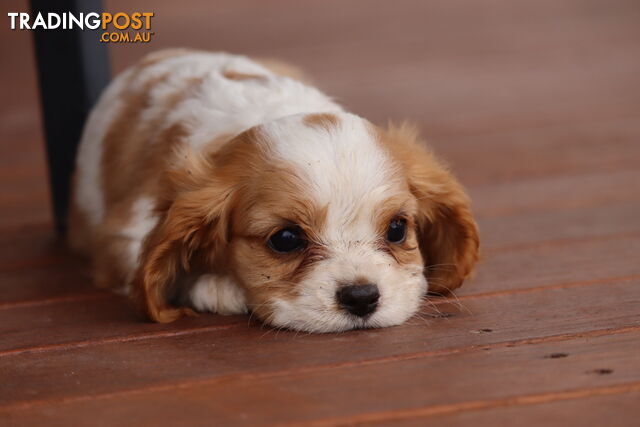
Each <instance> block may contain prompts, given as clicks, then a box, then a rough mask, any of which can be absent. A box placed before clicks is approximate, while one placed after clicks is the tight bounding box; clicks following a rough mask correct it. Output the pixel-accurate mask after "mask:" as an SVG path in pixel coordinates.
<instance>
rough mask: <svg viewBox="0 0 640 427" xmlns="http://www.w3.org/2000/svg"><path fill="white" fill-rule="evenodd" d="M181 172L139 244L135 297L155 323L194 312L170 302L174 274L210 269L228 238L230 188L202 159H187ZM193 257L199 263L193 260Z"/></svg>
mask: <svg viewBox="0 0 640 427" xmlns="http://www.w3.org/2000/svg"><path fill="white" fill-rule="evenodd" d="M188 161H189V163H190V164H189V165H188V166H187V167H186V168H183V169H182V170H183V171H180V172H170V173H169V174H168V179H167V182H166V183H163V184H162V186H164V187H165V191H166V193H167V194H165V197H164V200H165V201H164V202H163V204H164V206H160V207H159V211H160V220H159V221H158V224H157V225H156V226H155V228H154V229H153V230H152V231H151V232H150V233H149V235H148V236H147V238H146V239H145V241H144V243H143V249H142V253H141V255H140V261H139V265H138V270H137V271H136V274H135V277H134V280H133V283H132V285H133V289H132V290H133V293H132V295H133V297H134V300H135V302H136V303H137V304H138V306H139V307H140V308H141V310H142V311H143V312H144V313H145V314H146V315H147V316H148V317H149V318H150V319H151V320H154V321H156V322H171V321H173V320H176V319H177V318H179V317H181V316H182V315H184V314H192V313H193V312H192V311H191V310H190V309H188V308H184V307H174V306H171V305H170V303H169V299H170V298H171V294H172V293H173V292H175V291H176V290H175V289H172V286H173V284H174V282H175V281H176V278H177V277H178V275H179V274H180V273H182V272H189V271H190V270H191V269H192V268H193V264H194V263H196V262H198V263H200V265H208V266H211V265H213V264H214V262H215V259H214V258H215V257H216V254H217V253H219V252H220V248H221V247H224V245H225V244H226V242H227V240H228V228H229V217H230V212H229V211H230V209H231V199H232V197H231V188H232V186H231V185H229V184H228V183H225V182H223V180H222V179H220V178H217V177H215V176H214V174H213V168H212V166H211V165H210V164H209V163H208V162H207V161H206V160H205V159H199V158H197V159H192V158H190V159H189V160H188ZM196 258H197V260H196Z"/></svg>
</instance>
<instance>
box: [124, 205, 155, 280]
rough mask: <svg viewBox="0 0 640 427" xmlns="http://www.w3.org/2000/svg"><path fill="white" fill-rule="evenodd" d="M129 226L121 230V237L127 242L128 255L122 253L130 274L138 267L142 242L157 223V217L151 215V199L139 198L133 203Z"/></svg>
mask: <svg viewBox="0 0 640 427" xmlns="http://www.w3.org/2000/svg"><path fill="white" fill-rule="evenodd" d="M131 213H132V215H131V219H130V221H129V224H128V225H127V226H126V227H125V228H124V229H123V230H122V233H121V236H122V237H126V238H127V239H128V240H129V245H128V249H129V252H128V253H124V254H123V255H124V258H125V261H126V263H127V264H128V265H129V267H130V268H131V273H133V271H134V270H135V269H136V268H137V267H138V259H139V257H140V248H141V246H142V240H144V238H145V237H147V234H149V232H150V231H151V230H153V227H155V225H156V223H157V222H158V217H157V215H154V214H153V199H151V198H150V197H148V196H147V197H141V198H139V199H138V200H136V201H135V203H134V204H133V206H132V208H131Z"/></svg>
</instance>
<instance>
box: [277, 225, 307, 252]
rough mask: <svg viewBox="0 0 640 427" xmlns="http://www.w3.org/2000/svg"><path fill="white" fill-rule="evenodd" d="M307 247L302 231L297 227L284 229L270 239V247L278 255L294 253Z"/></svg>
mask: <svg viewBox="0 0 640 427" xmlns="http://www.w3.org/2000/svg"><path fill="white" fill-rule="evenodd" d="M305 245H306V241H305V240H304V236H303V234H302V230H300V229H299V228H297V227H287V228H283V229H282V230H279V231H277V232H276V233H274V234H273V235H272V236H271V237H270V238H269V247H270V248H271V249H273V250H274V251H275V252H278V253H288V252H294V251H297V250H299V249H302V248H304V246H305Z"/></svg>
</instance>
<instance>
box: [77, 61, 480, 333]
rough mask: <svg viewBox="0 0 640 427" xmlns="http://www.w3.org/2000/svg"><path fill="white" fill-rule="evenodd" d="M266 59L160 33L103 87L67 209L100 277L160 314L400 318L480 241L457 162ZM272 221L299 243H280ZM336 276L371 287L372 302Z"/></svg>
mask: <svg viewBox="0 0 640 427" xmlns="http://www.w3.org/2000/svg"><path fill="white" fill-rule="evenodd" d="M272 69H274V67H269V68H267V67H266V66H263V65H261V64H259V63H257V62H254V61H251V60H249V59H247V58H244V57H238V56H233V55H228V54H212V53H204V52H192V51H163V52H158V53H156V54H153V55H151V56H148V57H146V58H145V59H144V60H143V61H142V62H141V63H139V64H138V65H137V66H135V67H133V68H131V69H129V70H127V71H126V72H124V73H123V74H122V75H120V76H119V77H118V78H116V79H115V80H114V82H113V83H112V84H111V85H110V87H109V88H108V89H107V90H106V91H105V93H104V94H103V96H102V97H101V99H100V101H99V103H98V105H97V106H96V107H95V109H94V110H93V112H92V114H91V116H90V118H89V120H88V123H87V126H86V128H85V132H84V134H83V138H82V142H81V145H80V149H79V154H78V162H77V171H76V177H75V193H74V201H73V205H72V213H71V215H72V217H71V220H70V225H71V230H70V239H71V243H72V244H73V246H75V247H76V248H78V249H82V250H84V251H85V252H87V253H89V254H90V256H91V258H92V261H93V266H94V274H95V280H96V282H97V284H98V285H100V286H105V287H110V288H116V289H117V288H119V289H121V290H123V291H124V292H126V293H131V294H132V295H133V297H134V298H135V299H136V300H137V301H138V303H139V304H140V305H141V307H142V308H143V309H144V311H146V313H147V314H148V315H149V316H150V317H151V318H153V319H154V320H158V321H169V320H173V319H174V318H176V317H178V316H179V315H181V314H182V313H185V312H188V311H189V307H191V308H194V309H196V310H199V311H213V312H218V313H222V314H232V313H241V312H244V311H246V309H247V307H248V308H250V309H251V310H252V311H254V312H255V313H256V314H257V315H258V316H259V317H261V318H262V319H263V320H265V321H266V322H269V323H271V324H274V325H277V326H286V327H291V328H294V329H301V330H310V331H334V330H344V329H349V328H353V327H372V326H387V325H393V324H397V323H401V322H402V321H404V320H406V319H407V318H408V317H409V316H411V315H412V314H413V313H414V312H415V311H416V310H417V308H418V306H419V303H420V300H421V297H422V295H423V294H424V292H425V291H426V289H427V279H431V281H432V284H431V288H432V289H435V290H446V289H448V288H453V287H455V286H458V285H459V284H460V283H461V281H462V279H463V278H464V277H465V276H466V275H467V274H468V273H469V272H470V270H471V267H472V265H473V263H474V262H475V260H476V257H477V246H478V245H477V234H476V228H475V224H474V222H473V220H472V218H471V217H470V214H469V211H468V206H467V201H466V198H465V196H464V193H462V191H461V190H460V188H459V187H458V185H457V183H456V182H455V181H454V180H453V178H451V177H450V175H449V174H448V173H447V172H446V171H445V170H443V169H442V168H441V167H440V166H439V165H438V163H437V162H436V161H435V160H434V159H433V157H432V156H431V155H430V154H429V153H428V152H426V151H424V149H423V148H419V147H418V145H417V144H415V142H414V141H413V139H414V138H415V137H414V135H412V134H411V133H409V132H407V131H406V130H395V131H382V130H380V129H377V128H375V127H374V126H373V125H371V124H370V123H368V122H367V121H365V120H363V119H361V118H359V117H357V116H354V115H352V114H348V113H345V112H344V111H343V109H342V108H341V107H340V106H339V105H337V104H335V103H334V102H332V101H331V100H330V99H329V98H328V97H327V96H325V95H324V94H322V93H321V92H319V91H318V90H316V89H315V88H313V87H311V86H308V85H306V84H304V83H302V82H301V81H299V80H296V79H293V78H290V77H288V76H285V75H282V72H280V73H276V72H273V71H271V70H272ZM286 74H289V75H290V74H291V73H290V72H287V73H286ZM440 199H441V200H440ZM394 221H395V222H394ZM392 222H393V224H396V226H398V225H397V224H404V226H405V227H406V229H407V230H406V232H405V233H406V235H405V236H403V239H402V241H398V242H390V241H389V239H386V240H385V233H387V234H386V235H387V236H388V235H389V231H388V229H389V227H390V225H389V224H390V223H392ZM279 230H280V231H279ZM283 230H284V231H283ZM287 230H289V231H287ZM283 232H284V233H285V237H287V238H289V239H292V237H291V235H292V233H295V235H296V236H298V237H299V239H298V240H295V242H297V243H299V244H300V245H299V247H296V248H294V250H291V251H289V250H287V251H286V253H285V252H283V251H281V250H279V248H278V247H277V245H276V246H275V247H274V243H273V242H274V241H275V242H279V243H278V244H280V243H281V241H279V240H277V239H280V238H281V237H282V234H280V235H278V236H277V234H278V233H283ZM286 233H289V234H286ZM298 237H296V238H298ZM274 239H276V240H274ZM286 243H287V242H285V244H286ZM426 258H429V260H427V259H426ZM440 261H443V262H440ZM425 262H427V265H426V266H427V267H429V265H433V272H431V273H429V269H427V270H425ZM436 264H437V265H436ZM365 286H366V287H365ZM374 288H375V289H374ZM345 289H348V290H350V292H351V291H353V292H352V294H353V295H356V296H357V298H369V300H368V301H369V302H367V303H366V304H365V305H366V307H365V309H366V310H365V309H363V307H364V306H363V305H362V304H363V303H362V301H357V302H353V301H352V300H351V299H350V298H351V297H353V295H352V294H350V295H347V296H346V297H345V296H344V292H342V293H341V291H344V290H345ZM363 289H369V290H372V289H373V291H372V292H374V291H375V295H368V296H366V297H362V296H361V294H362V292H361V291H362V290H363ZM354 292H355V293H354ZM337 295H338V296H339V297H338V296H337ZM356 303H357V304H359V305H358V307H355V306H354V305H353V304H356ZM350 304H351V305H350ZM345 307H346V308H347V309H345ZM354 307H355V308H354ZM362 310H365V311H366V313H364V311H362ZM354 313H356V314H354Z"/></svg>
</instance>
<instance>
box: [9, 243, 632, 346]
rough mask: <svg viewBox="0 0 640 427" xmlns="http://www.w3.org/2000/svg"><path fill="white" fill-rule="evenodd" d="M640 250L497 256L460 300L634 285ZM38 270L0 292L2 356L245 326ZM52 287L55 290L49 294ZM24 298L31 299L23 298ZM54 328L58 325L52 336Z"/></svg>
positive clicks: (576, 249) (604, 247)
mask: <svg viewBox="0 0 640 427" xmlns="http://www.w3.org/2000/svg"><path fill="white" fill-rule="evenodd" d="M637 253H640V236H635V237H626V238H624V237H623V238H617V239H609V240H602V241H599V240H596V241H593V242H585V243H583V244H581V245H573V244H564V245H558V246H553V247H551V248H547V247H534V248H529V249H520V250H514V251H503V252H498V253H491V254H488V255H487V257H486V259H485V260H483V262H481V263H480V266H479V268H478V272H477V276H476V278H475V279H474V280H472V281H470V282H468V283H467V284H465V286H463V287H462V288H461V289H460V290H459V291H458V292H457V295H458V296H459V297H461V298H463V299H465V298H469V297H473V296H474V295H477V294H480V295H483V294H491V293H495V292H498V293H509V292H518V291H522V290H527V289H531V288H536V287H559V286H560V287H561V286H588V285H598V284H602V285H604V286H606V284H607V282H615V281H618V280H620V279H621V278H628V279H629V280H632V279H633V278H640V265H638V264H637V263H633V262H629V260H630V259H633V257H634V256H635V255H636V254H637ZM37 271H43V274H36V273H35V272H34V273H29V274H28V276H27V275H24V274H23V275H17V276H14V280H13V281H12V282H11V284H12V286H7V287H6V289H5V288H2V287H0V290H4V292H3V293H2V295H3V296H4V297H9V299H8V300H7V302H5V303H4V304H0V336H3V337H4V340H3V342H2V343H0V351H1V350H11V349H15V348H25V347H31V346H49V345H60V344H64V343H67V342H75V341H85V340H92V339H95V340H105V339H115V338H116V337H118V336H129V335H133V336H139V335H140V334H149V333H151V332H154V333H155V332H157V333H160V332H162V331H174V330H176V328H180V327H185V328H194V327H196V328H201V327H208V326H213V325H227V324H229V323H239V324H246V322H247V318H246V317H245V316H238V317H233V318H225V317H221V316H215V315H206V314H205V315H202V316H201V317H200V318H199V319H198V320H197V322H193V321H189V320H187V321H186V322H185V323H182V324H180V325H182V326H175V327H170V328H168V329H167V328H165V327H161V326H154V325H150V324H148V323H146V322H144V321H142V319H140V318H139V317H137V316H136V314H135V313H134V312H133V310H132V309H131V308H130V306H129V304H128V302H127V301H126V300H125V299H123V298H120V297H116V296H113V295H111V294H109V293H108V292H105V291H99V290H96V289H94V288H93V287H92V286H90V285H89V281H88V279H87V278H81V277H75V278H74V277H73V276H72V275H71V276H69V275H56V274H54V275H52V276H50V277H49V279H48V280H47V279H46V277H47V276H46V274H47V269H43V268H39V269H38V270H37ZM27 278H28V279H29V280H26V279H27ZM65 278H66V279H68V280H69V282H66V281H65ZM21 279H22V280H21ZM49 286H50V287H51V288H54V289H53V290H52V291H49V292H47V290H48V287H49ZM25 288H28V289H25ZM10 292H11V293H10ZM25 293H29V294H31V299H26V300H25V299H21V298H24V297H25ZM436 301H439V300H437V299H436ZM439 302H440V301H439ZM465 304H466V302H465ZM50 325H57V327H56V328H55V329H54V330H53V331H51V330H50ZM96 325H101V326H100V327H96Z"/></svg>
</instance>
